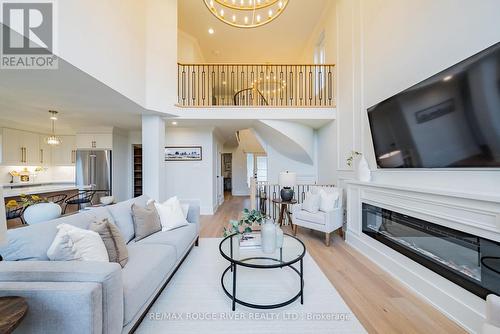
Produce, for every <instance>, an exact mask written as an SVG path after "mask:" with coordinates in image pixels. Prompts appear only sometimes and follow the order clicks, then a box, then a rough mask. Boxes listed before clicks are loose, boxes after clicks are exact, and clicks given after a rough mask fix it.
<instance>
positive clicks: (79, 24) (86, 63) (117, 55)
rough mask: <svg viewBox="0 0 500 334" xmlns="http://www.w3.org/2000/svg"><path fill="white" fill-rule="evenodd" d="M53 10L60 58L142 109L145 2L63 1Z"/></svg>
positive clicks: (58, 2) (115, 0) (111, 0)
mask: <svg viewBox="0 0 500 334" xmlns="http://www.w3.org/2000/svg"><path fill="white" fill-rule="evenodd" d="M57 7H58V12H59V14H58V16H57V18H58V20H57V21H58V23H59V25H58V29H57V38H56V39H57V43H58V49H59V52H58V55H59V56H60V57H62V58H63V59H65V60H66V61H68V62H70V63H71V64H73V65H75V66H76V67H78V68H80V69H81V70H83V71H84V72H86V73H88V74H90V75H91V76H93V77H95V78H96V79H98V80H99V81H102V82H103V83H105V84H106V85H108V86H110V87H111V88H113V89H115V90H116V91H118V92H119V93H121V94H123V95H125V96H127V97H128V98H130V99H132V100H133V101H135V102H137V103H139V104H141V105H144V103H145V90H144V82H145V72H144V69H145V66H146V63H145V52H144V50H145V34H146V30H145V13H146V6H145V5H144V2H142V1H135V0H107V1H101V0H64V1H57ZM111 45H112V46H113V47H110V46H111Z"/></svg>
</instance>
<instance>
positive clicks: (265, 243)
mask: <svg viewBox="0 0 500 334" xmlns="http://www.w3.org/2000/svg"><path fill="white" fill-rule="evenodd" d="M260 235H261V239H262V251H263V252H264V253H267V254H270V253H274V252H275V251H276V226H274V222H273V221H272V220H270V219H268V220H266V222H265V224H263V225H262V228H261V230H260Z"/></svg>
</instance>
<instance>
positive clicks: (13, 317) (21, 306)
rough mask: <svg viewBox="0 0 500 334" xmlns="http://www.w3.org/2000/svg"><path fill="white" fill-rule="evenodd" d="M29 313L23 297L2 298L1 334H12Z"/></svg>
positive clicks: (0, 305)
mask: <svg viewBox="0 0 500 334" xmlns="http://www.w3.org/2000/svg"><path fill="white" fill-rule="evenodd" d="M27 312H28V303H26V300H25V299H24V298H23V297H14V296H9V297H0V333H2V334H4V333H12V332H13V331H14V329H16V327H17V326H18V325H19V324H20V323H21V321H22V320H23V318H24V316H25V315H26V313H27Z"/></svg>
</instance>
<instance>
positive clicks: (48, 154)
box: [38, 135, 52, 166]
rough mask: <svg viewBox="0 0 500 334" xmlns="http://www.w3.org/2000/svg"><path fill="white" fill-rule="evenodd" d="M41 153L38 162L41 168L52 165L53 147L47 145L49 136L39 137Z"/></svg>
mask: <svg viewBox="0 0 500 334" xmlns="http://www.w3.org/2000/svg"><path fill="white" fill-rule="evenodd" d="M38 138H39V143H40V153H39V157H38V161H39V163H40V165H41V166H50V165H51V164H52V146H51V145H49V144H47V135H39V137H38Z"/></svg>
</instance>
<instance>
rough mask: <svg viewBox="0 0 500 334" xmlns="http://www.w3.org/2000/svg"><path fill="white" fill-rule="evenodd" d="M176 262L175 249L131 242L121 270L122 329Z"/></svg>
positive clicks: (158, 286) (156, 288)
mask: <svg viewBox="0 0 500 334" xmlns="http://www.w3.org/2000/svg"><path fill="white" fill-rule="evenodd" d="M175 262H176V257H175V249H174V247H172V246H168V245H159V244H142V243H133V244H130V245H129V246H128V263H127V264H126V265H125V268H123V270H122V278H123V306H124V313H123V318H124V322H123V324H124V326H126V325H127V324H128V323H129V322H130V321H131V320H132V319H134V317H135V316H136V314H137V313H138V312H139V311H140V310H141V309H142V307H143V306H144V305H145V304H146V302H147V301H148V300H149V298H150V297H151V296H152V295H153V294H154V293H155V292H156V291H157V290H158V289H159V288H160V285H161V284H162V282H163V281H164V280H165V279H166V278H167V274H168V273H169V272H170V271H171V270H172V268H173V267H174V264H175Z"/></svg>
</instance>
